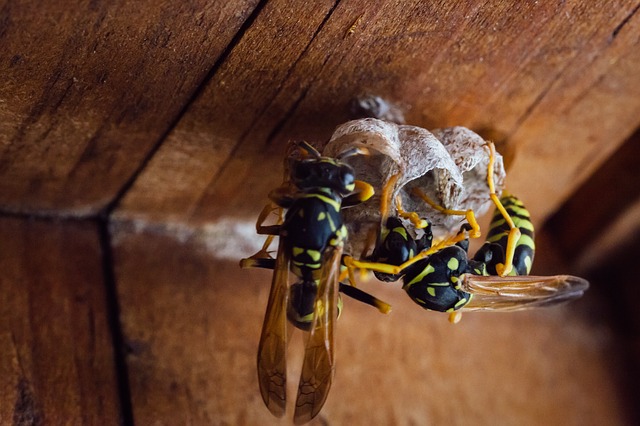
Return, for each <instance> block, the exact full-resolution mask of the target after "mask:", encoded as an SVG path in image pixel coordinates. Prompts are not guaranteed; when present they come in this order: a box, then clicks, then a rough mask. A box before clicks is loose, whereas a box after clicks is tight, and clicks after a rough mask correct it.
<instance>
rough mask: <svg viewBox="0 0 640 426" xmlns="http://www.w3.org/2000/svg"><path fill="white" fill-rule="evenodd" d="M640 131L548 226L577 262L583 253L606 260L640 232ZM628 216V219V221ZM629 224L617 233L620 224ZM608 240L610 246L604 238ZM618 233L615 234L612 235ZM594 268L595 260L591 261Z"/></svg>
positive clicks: (575, 194) (567, 203)
mask: <svg viewBox="0 0 640 426" xmlns="http://www.w3.org/2000/svg"><path fill="white" fill-rule="evenodd" d="M639 158H640V129H639V130H637V131H636V132H635V133H634V134H633V135H631V137H630V138H629V139H627V140H626V142H625V143H624V144H623V145H622V146H621V147H620V148H619V149H618V150H617V151H616V152H615V153H614V154H613V155H612V156H611V158H609V160H608V161H607V162H606V163H604V164H603V165H602V166H601V167H600V168H598V169H597V170H596V171H595V172H594V173H593V174H592V175H591V176H590V177H589V178H588V179H587V180H586V181H585V182H584V183H583V184H582V185H581V186H580V187H579V188H578V189H577V190H576V191H575V192H574V194H573V195H572V196H571V198H570V199H569V200H568V201H567V202H566V203H564V204H563V205H562V206H561V208H560V209H559V210H558V212H557V213H556V214H554V215H553V216H552V217H551V218H550V219H549V221H548V222H547V224H546V226H547V227H548V229H549V230H550V231H551V232H553V233H554V234H555V235H557V237H556V240H557V244H558V245H559V246H561V247H562V249H563V251H565V252H566V253H567V255H568V256H567V257H568V259H570V260H572V261H575V260H576V259H578V258H580V257H581V255H582V254H583V253H584V252H588V251H593V252H598V253H599V255H600V256H602V257H606V256H608V255H609V254H610V252H612V251H614V250H615V249H616V248H617V246H620V245H621V244H624V243H627V242H628V241H627V240H629V239H631V238H633V237H634V236H636V235H635V234H637V233H638V232H640V216H639V215H638V209H637V208H634V205H637V204H640V188H639V187H638V183H639V182H640V169H639V168H638V159H639ZM625 217H627V218H625ZM621 221H625V222H629V223H628V224H627V225H625V227H624V229H622V230H621V232H617V233H616V232H615V226H616V223H617V222H621ZM608 234H611V237H612V238H607V243H606V244H605V243H603V239H604V238H606V237H608V236H609V235H608ZM613 234H616V235H613ZM589 266H590V267H593V266H594V264H593V260H592V261H591V262H589Z"/></svg>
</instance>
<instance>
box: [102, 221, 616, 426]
mask: <svg viewBox="0 0 640 426" xmlns="http://www.w3.org/2000/svg"><path fill="white" fill-rule="evenodd" d="M113 232H114V233H113V241H114V247H115V250H114V258H115V265H116V268H115V271H116V278H117V282H118V286H117V287H118V294H119V300H120V303H121V307H122V323H123V327H124V335H125V338H126V340H127V343H128V345H129V346H130V347H131V351H130V353H129V355H128V356H127V365H128V371H129V377H130V383H131V394H132V400H133V410H134V419H135V422H136V423H137V424H159V425H162V424H176V423H180V424H182V423H188V424H194V425H198V424H247V425H251V424H256V425H257V424H290V422H291V419H290V415H291V413H289V416H288V417H286V418H284V419H283V420H281V421H278V419H275V418H272V417H271V416H270V414H269V412H268V410H267V409H266V407H264V405H263V403H262V400H261V398H260V395H259V391H258V385H257V382H256V372H255V356H256V353H257V345H258V339H259V334H260V327H261V323H262V319H263V315H264V309H265V306H266V302H267V297H268V290H269V289H268V286H269V282H270V273H269V272H268V271H264V270H261V271H243V270H240V269H239V268H238V266H237V263H236V262H235V261H234V262H230V261H226V260H222V259H220V258H219V257H218V253H217V252H216V251H214V250H211V249H210V248H208V246H207V241H206V240H204V239H201V238H198V236H197V235H194V236H192V237H191V238H187V239H178V238H173V237H171V236H168V235H162V234H159V233H157V232H154V231H147V232H136V229H135V227H133V226H131V225H127V224H120V225H117V226H115V227H114V228H113ZM544 240H545V239H544V237H543V238H542V239H541V241H540V244H541V246H542V247H541V250H542V253H541V257H540V258H541V259H543V258H544V256H545V254H546V255H548V256H550V257H551V258H555V257H554V254H553V245H552V244H545V243H544ZM547 241H548V242H549V241H551V240H548V239H547ZM546 263H547V265H548V262H546ZM541 271H543V272H545V273H554V272H558V270H555V271H554V270H553V267H547V269H544V268H543V269H541ZM362 288H363V289H365V290H367V291H370V292H372V293H374V294H375V295H377V296H378V297H380V298H383V299H384V300H386V301H388V302H390V303H391V304H392V305H393V307H394V310H393V312H392V313H391V314H390V315H388V316H384V315H382V314H380V313H378V312H377V311H375V310H374V309H372V308H370V307H368V306H364V305H362V304H360V303H358V302H355V301H353V300H345V302H344V305H345V308H344V311H343V314H342V316H341V317H340V320H339V322H338V331H337V341H336V359H337V372H336V378H335V381H334V384H333V387H332V390H331V393H330V395H329V398H328V401H327V403H326V405H325V407H324V409H323V411H322V412H321V413H320V416H319V417H318V419H317V420H316V421H315V422H312V424H354V422H355V423H358V424H411V423H413V424H445V423H450V424H467V423H469V421H470V419H473V423H474V424H478V425H493V424H495V423H496V416H497V415H499V417H500V423H502V424H530V425H534V424H542V423H544V424H575V425H578V424H580V425H597V424H625V422H626V417H625V416H626V412H625V409H624V407H623V406H622V402H621V401H623V395H622V394H621V391H620V390H619V388H618V386H617V385H618V383H617V380H616V377H615V375H613V374H612V373H611V372H612V369H613V368H614V363H615V360H614V359H615V357H613V356H612V354H613V353H615V348H616V342H615V341H614V340H613V334H612V331H611V329H610V327H609V325H607V322H606V320H605V318H606V317H605V316H600V313H601V312H602V311H601V305H600V301H601V300H600V299H597V298H593V299H592V298H591V296H590V295H588V296H587V298H586V299H583V300H581V301H579V302H576V303H574V304H572V305H569V306H566V307H562V308H555V309H550V310H539V311H530V312H521V313H513V314H480V313H479V314H467V315H465V317H464V318H463V320H462V322H461V323H460V324H458V325H456V326H453V325H450V324H449V323H448V322H447V320H446V315H441V314H437V313H427V312H425V311H423V310H422V309H420V308H419V307H418V306H417V305H415V304H413V302H411V301H410V300H409V298H407V297H406V296H405V295H404V294H403V293H404V292H403V291H402V290H401V289H400V288H399V286H398V285H391V284H383V283H380V282H375V281H371V282H368V283H363V284H362ZM596 313H597V314H596ZM594 315H599V316H598V318H603V320H602V321H597V322H594V321H593V320H592V318H593V316H594ZM296 336H297V335H296ZM301 350H302V341H301V340H299V339H297V338H294V340H293V341H292V342H291V344H290V352H291V353H292V356H291V358H290V360H289V362H290V367H292V368H291V369H290V373H289V375H290V377H291V378H292V382H295V378H296V377H297V374H298V373H297V370H296V369H297V368H299V363H300V361H301ZM296 365H297V366H296ZM292 391H293V390H292ZM290 394H293V393H290Z"/></svg>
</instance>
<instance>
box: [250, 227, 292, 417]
mask: <svg viewBox="0 0 640 426" xmlns="http://www.w3.org/2000/svg"><path fill="white" fill-rule="evenodd" d="M288 298H289V254H288V253H287V250H285V249H284V242H283V240H282V238H281V239H280V243H279V245H278V255H277V257H276V262H275V268H274V271H273V281H272V282H271V291H270V293H269V302H268V304H267V312H266V313H265V317H264V322H263V323H262V334H261V336H260V345H259V346H258V383H259V384H260V393H261V394H262V399H263V400H264V403H265V405H266V406H267V408H269V411H271V413H273V415H274V416H277V417H281V416H283V415H284V413H285V409H286V400H287V398H286V388H287V375H286V371H287V365H286V350H287V331H286V329H287V301H288Z"/></svg>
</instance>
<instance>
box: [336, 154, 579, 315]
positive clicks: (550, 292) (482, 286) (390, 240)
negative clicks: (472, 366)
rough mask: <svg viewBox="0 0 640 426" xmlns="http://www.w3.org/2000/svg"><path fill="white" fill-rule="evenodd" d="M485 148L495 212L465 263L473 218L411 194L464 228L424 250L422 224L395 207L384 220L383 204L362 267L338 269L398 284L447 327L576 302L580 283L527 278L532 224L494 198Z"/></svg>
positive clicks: (509, 203)
mask: <svg viewBox="0 0 640 426" xmlns="http://www.w3.org/2000/svg"><path fill="white" fill-rule="evenodd" d="M487 146H488V148H489V152H490V154H489V155H490V159H489V165H488V173H487V183H488V186H489V192H490V197H491V200H492V201H493V203H494V204H495V206H496V212H495V213H494V216H493V218H492V221H491V225H490V230H489V233H488V235H487V240H486V242H485V243H484V245H483V246H482V247H481V248H480V249H479V250H478V252H477V253H476V255H475V256H474V257H473V258H471V259H470V258H469V256H468V254H467V250H468V246H469V241H468V239H469V237H471V238H477V237H479V236H480V229H479V226H478V224H477V222H476V220H475V215H474V213H473V211H471V210H468V211H456V210H449V209H445V208H443V207H441V206H438V205H436V204H435V203H434V202H433V201H431V200H430V199H429V198H428V197H427V196H426V195H425V194H424V193H423V192H421V191H420V190H415V191H414V194H415V195H417V196H419V197H421V198H423V200H424V201H425V202H427V203H428V204H430V205H431V206H432V207H433V208H436V209H438V210H439V211H441V212H443V213H446V214H453V215H464V216H465V217H466V219H467V223H465V224H464V225H462V227H461V229H460V231H459V232H458V233H457V234H456V235H455V236H453V237H450V238H448V239H445V240H444V241H442V242H440V243H439V244H436V245H435V246H432V240H433V236H432V234H431V229H430V227H429V226H428V223H426V222H425V221H424V220H420V219H419V218H417V217H415V213H407V212H404V211H403V210H402V208H401V206H400V205H399V204H398V205H397V208H396V210H397V213H398V215H397V216H391V217H386V211H387V210H388V207H387V205H386V203H388V202H389V201H385V202H383V203H381V204H382V205H381V211H382V223H381V231H380V233H379V235H378V238H377V242H376V247H375V249H374V251H373V254H372V256H371V257H370V259H369V260H370V262H362V261H358V260H355V259H352V258H349V259H347V262H346V263H347V264H348V265H350V267H353V268H355V267H357V268H363V269H368V270H371V271H374V273H375V274H376V276H377V277H378V278H379V279H381V280H383V281H396V280H398V279H402V281H403V289H404V290H405V291H406V292H407V294H408V295H409V297H411V299H412V300H413V301H414V302H416V303H417V304H418V305H420V306H422V307H423V308H425V309H429V310H434V311H440V312H448V313H449V314H450V315H449V319H450V321H451V322H457V321H459V319H460V313H459V310H464V311H473V310H518V309H525V308H532V307H541V306H551V305H556V304H559V303H562V302H565V301H569V300H572V299H576V298H578V297H580V296H581V295H582V294H583V293H584V291H585V290H586V289H587V288H588V286H589V283H588V282H587V281H586V280H584V279H582V278H578V277H573V276H569V275H557V276H548V277H542V276H530V275H528V274H529V272H530V270H531V265H532V263H533V257H534V252H535V243H534V229H533V224H532V223H531V221H530V218H529V213H528V212H527V210H526V209H525V208H524V205H523V204H522V202H521V201H519V200H518V199H517V198H516V197H514V196H513V195H508V194H505V195H503V197H502V198H499V197H498V196H497V194H496V193H495V188H494V183H493V164H494V157H495V147H494V146H493V144H492V143H488V145H487ZM391 185H392V182H391V183H388V184H387V185H386V187H385V189H384V191H383V192H384V195H383V197H382V199H383V200H388V198H389V197H390V190H389V187H390V186H391ZM396 202H397V203H399V199H398V200H397V201H396ZM400 217H404V218H406V219H410V220H411V222H412V223H413V224H414V226H416V227H417V228H420V227H423V226H424V225H426V226H424V229H423V231H422V232H423V236H422V237H421V238H413V237H412V236H411V235H410V234H409V232H408V230H407V228H406V226H405V225H404V223H403V222H402V221H401V219H400ZM421 222H422V224H421V225H418V224H419V223H421ZM391 265H394V266H391Z"/></svg>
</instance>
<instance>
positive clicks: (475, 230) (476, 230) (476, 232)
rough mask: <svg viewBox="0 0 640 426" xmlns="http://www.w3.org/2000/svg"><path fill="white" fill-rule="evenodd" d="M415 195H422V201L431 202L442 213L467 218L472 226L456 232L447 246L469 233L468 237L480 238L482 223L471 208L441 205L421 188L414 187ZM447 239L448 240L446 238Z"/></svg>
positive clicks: (462, 238)
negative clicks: (447, 207)
mask: <svg viewBox="0 0 640 426" xmlns="http://www.w3.org/2000/svg"><path fill="white" fill-rule="evenodd" d="M411 192H412V194H413V195H415V196H417V197H420V198H421V199H422V201H424V202H425V203H427V204H429V205H430V206H431V207H432V208H434V209H436V210H437V211H439V212H440V213H443V214H446V215H451V216H464V217H465V219H466V220H467V223H468V224H469V226H470V227H471V228H465V229H461V230H460V232H458V234H456V236H455V237H453V238H450V239H449V240H448V241H449V242H448V243H447V246H449V245H453V244H456V243H458V242H460V241H462V240H464V239H465V238H467V234H468V238H479V237H480V235H481V233H480V225H478V221H477V220H476V215H475V213H474V212H473V210H472V209H469V210H453V209H446V208H444V207H442V206H440V205H438V204H437V203H436V202H434V201H433V200H432V199H431V198H429V196H428V195H427V194H425V193H424V192H423V191H422V190H421V189H420V188H413V190H412V191H411ZM445 241H447V240H445Z"/></svg>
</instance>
